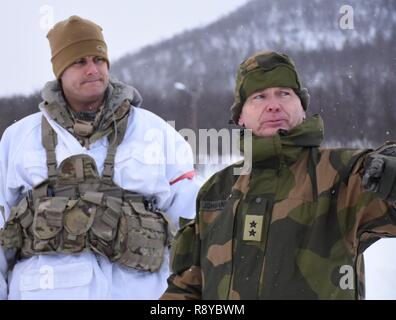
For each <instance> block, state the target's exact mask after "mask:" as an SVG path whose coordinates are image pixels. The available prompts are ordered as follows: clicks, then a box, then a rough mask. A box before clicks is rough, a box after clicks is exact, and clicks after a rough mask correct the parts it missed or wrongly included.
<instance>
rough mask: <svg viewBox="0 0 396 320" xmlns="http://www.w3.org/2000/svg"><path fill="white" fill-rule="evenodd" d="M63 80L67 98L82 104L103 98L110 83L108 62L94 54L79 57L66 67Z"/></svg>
mask: <svg viewBox="0 0 396 320" xmlns="http://www.w3.org/2000/svg"><path fill="white" fill-rule="evenodd" d="M61 81H62V88H63V91H64V93H65V96H66V98H67V99H69V100H73V102H78V103H81V104H85V103H87V104H89V103H92V102H95V101H97V100H98V99H102V98H103V95H104V92H105V91H106V88H107V86H108V84H109V69H108V65H107V62H106V60H105V59H103V58H100V57H93V56H87V57H84V58H81V59H78V60H76V61H75V62H74V63H73V64H72V65H71V66H69V67H68V68H66V70H65V71H64V72H63V74H62V76H61ZM69 102H72V101H69Z"/></svg>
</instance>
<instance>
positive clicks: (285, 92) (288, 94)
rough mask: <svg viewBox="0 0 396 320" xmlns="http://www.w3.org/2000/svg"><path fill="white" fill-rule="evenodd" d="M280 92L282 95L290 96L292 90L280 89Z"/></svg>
mask: <svg viewBox="0 0 396 320" xmlns="http://www.w3.org/2000/svg"><path fill="white" fill-rule="evenodd" d="M279 94H280V96H281V97H286V96H290V92H289V91H285V90H282V91H280V93H279Z"/></svg>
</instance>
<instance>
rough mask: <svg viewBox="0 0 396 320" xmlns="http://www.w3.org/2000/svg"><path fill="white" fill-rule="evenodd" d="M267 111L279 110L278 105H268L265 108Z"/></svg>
mask: <svg viewBox="0 0 396 320" xmlns="http://www.w3.org/2000/svg"><path fill="white" fill-rule="evenodd" d="M266 110H267V111H268V112H279V111H280V106H279V105H276V104H272V105H268V106H267V109H266Z"/></svg>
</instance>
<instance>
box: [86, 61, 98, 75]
mask: <svg viewBox="0 0 396 320" xmlns="http://www.w3.org/2000/svg"><path fill="white" fill-rule="evenodd" d="M85 73H86V75H95V74H97V73H98V67H97V65H96V63H95V62H94V61H93V60H90V61H88V62H87V64H86V68H85Z"/></svg>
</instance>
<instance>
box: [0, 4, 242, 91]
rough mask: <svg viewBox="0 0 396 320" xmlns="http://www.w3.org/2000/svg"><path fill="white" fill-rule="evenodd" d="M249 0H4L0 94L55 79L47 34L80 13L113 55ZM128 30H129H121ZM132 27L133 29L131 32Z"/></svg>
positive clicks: (31, 88)
mask: <svg viewBox="0 0 396 320" xmlns="http://www.w3.org/2000/svg"><path fill="white" fill-rule="evenodd" d="M247 2H248V0H140V1H138V0H113V1H109V2H102V1H97V0H95V1H92V0H83V1H82V0H69V1H59V0H58V1H56V0H30V1H28V0H5V1H2V9H1V10H0V35H1V37H0V38H1V47H2V50H0V61H1V71H2V76H1V78H0V79H1V80H0V97H1V96H6V95H11V94H16V93H24V94H28V93H32V92H33V91H34V90H39V89H41V88H42V86H43V85H44V84H45V82H46V81H48V80H52V79H53V77H54V76H53V73H52V69H51V64H50V58H51V57H50V49H49V45H48V41H47V38H46V34H47V32H48V28H49V26H50V24H51V22H52V23H54V22H55V23H56V22H57V21H59V20H63V19H66V18H68V17H69V16H71V15H74V14H76V15H80V16H82V17H84V18H88V19H91V20H93V21H94V22H96V23H97V24H99V25H100V26H102V28H103V33H104V36H105V39H106V42H107V44H108V47H109V55H110V59H111V60H114V59H117V58H119V57H121V56H122V55H124V54H126V53H128V52H134V51H136V50H138V49H139V48H142V47H143V46H145V45H148V44H152V43H155V42H158V41H160V40H163V39H168V38H170V37H172V36H173V35H175V34H177V33H180V32H182V31H184V30H186V29H192V28H196V27H200V26H204V25H206V24H209V23H210V22H213V21H215V20H217V19H219V18H220V17H222V16H223V15H226V14H227V13H230V12H231V11H233V10H236V9H237V8H238V7H240V6H241V5H243V4H245V3H247ZM125 30H128V32H125ZM130 30H132V31H130Z"/></svg>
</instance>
